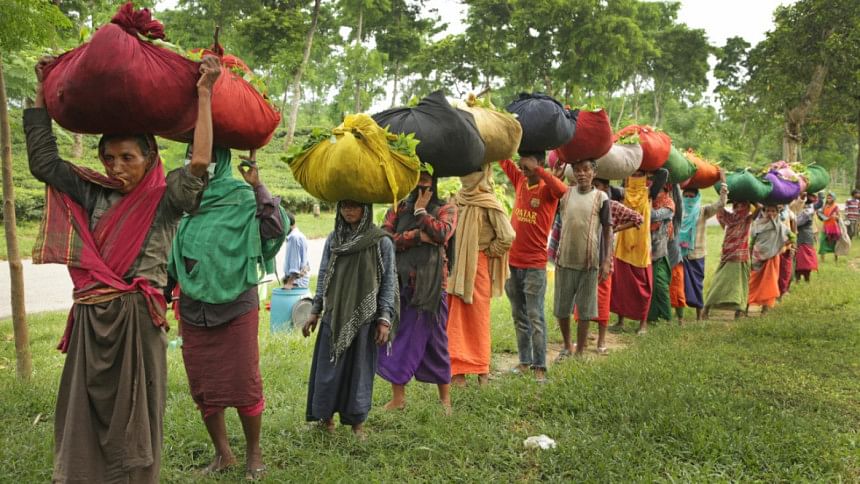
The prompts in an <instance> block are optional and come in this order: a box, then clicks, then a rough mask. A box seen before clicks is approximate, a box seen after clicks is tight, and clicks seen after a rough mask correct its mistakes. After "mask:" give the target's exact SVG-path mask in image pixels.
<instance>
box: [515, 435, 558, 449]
mask: <svg viewBox="0 0 860 484" xmlns="http://www.w3.org/2000/svg"><path fill="white" fill-rule="evenodd" d="M523 445H525V446H526V449H543V450H548V449H555V441H554V440H552V439H551V438H549V437H547V436H546V435H543V434H541V435H536V436H533V437H529V438H527V439H526V440H524V441H523Z"/></svg>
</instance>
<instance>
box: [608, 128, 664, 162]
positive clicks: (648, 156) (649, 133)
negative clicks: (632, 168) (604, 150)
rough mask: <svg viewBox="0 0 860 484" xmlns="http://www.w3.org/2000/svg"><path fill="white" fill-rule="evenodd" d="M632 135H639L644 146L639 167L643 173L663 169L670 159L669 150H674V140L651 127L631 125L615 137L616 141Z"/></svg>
mask: <svg viewBox="0 0 860 484" xmlns="http://www.w3.org/2000/svg"><path fill="white" fill-rule="evenodd" d="M630 135H639V144H640V145H641V146H642V164H641V165H640V166H639V169H640V170H643V171H654V170H656V169H658V168H662V167H663V165H664V164H666V160H668V159H669V150H671V149H672V139H671V138H669V135H667V134H666V133H663V132H662V131H656V130H655V129H654V128H652V127H650V126H639V125H636V124H631V125H630V126H627V127H626V128H624V129H622V130H621V131H619V132H618V133H616V135H615V139H614V140H615V141H618V139H619V138H623V137H625V136H630Z"/></svg>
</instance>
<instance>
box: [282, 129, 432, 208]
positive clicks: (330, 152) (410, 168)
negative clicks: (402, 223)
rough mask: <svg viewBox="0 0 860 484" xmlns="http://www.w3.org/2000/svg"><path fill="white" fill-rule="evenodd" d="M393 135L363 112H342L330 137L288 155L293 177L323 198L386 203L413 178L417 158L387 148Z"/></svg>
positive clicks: (400, 193) (408, 186) (401, 195)
mask: <svg viewBox="0 0 860 484" xmlns="http://www.w3.org/2000/svg"><path fill="white" fill-rule="evenodd" d="M396 138H397V136H396V135H393V134H391V133H389V132H387V131H386V130H385V129H383V128H381V127H379V125H378V124H376V122H374V121H373V119H372V118H371V117H370V116H368V115H366V114H355V115H350V116H347V117H346V119H344V121H343V124H341V125H340V126H338V127H337V128H335V129H333V130H332V134H331V137H329V138H327V139H324V140H322V141H320V142H319V143H317V144H316V145H314V146H312V147H310V148H309V149H307V150H306V151H304V152H302V153H300V154H299V155H298V156H296V157H295V158H293V159H292V160H290V161H289V165H290V169H291V170H292V171H293V177H294V178H295V179H296V181H298V182H299V184H301V186H302V187H303V188H304V189H305V190H306V191H307V192H308V193H310V194H311V195H313V196H314V197H316V198H319V199H321V200H325V201H328V202H338V201H341V200H354V201H356V202H361V203H390V202H393V203H394V204H395V205H396V203H397V200H399V199H402V198H404V197H406V196H407V195H409V192H411V191H412V190H413V189H414V188H415V186H416V185H417V184H418V173H419V169H420V163H419V161H418V158H417V157H415V156H407V155H404V154H402V153H400V152H398V151H394V150H393V149H391V147H390V145H389V142H390V141H393V140H395V139H396Z"/></svg>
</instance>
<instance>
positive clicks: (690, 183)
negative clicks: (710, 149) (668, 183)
mask: <svg viewBox="0 0 860 484" xmlns="http://www.w3.org/2000/svg"><path fill="white" fill-rule="evenodd" d="M686 155H687V159H688V160H690V161H691V162H693V164H694V165H696V174H695V175H693V177H692V178H690V179H689V180H687V181H686V182H684V183H683V184H681V187H682V188H708V187H711V186H714V185H716V184H717V182H718V181H720V167H718V166H717V165H715V164H713V163H710V162H708V161H705V160H703V159H701V158H699V157H698V156H697V155H696V154H695V153H694V152H693V150H691V149H690V150H687V153H686Z"/></svg>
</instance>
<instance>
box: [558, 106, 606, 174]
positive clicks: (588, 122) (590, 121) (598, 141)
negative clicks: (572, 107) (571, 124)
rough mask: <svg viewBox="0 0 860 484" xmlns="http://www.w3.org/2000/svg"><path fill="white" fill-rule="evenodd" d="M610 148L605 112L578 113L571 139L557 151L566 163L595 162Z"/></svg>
mask: <svg viewBox="0 0 860 484" xmlns="http://www.w3.org/2000/svg"><path fill="white" fill-rule="evenodd" d="M610 148H612V126H610V124H609V116H608V115H607V114H606V111H604V110H602V109H599V110H597V111H579V114H578V115H577V117H576V130H575V132H574V135H573V138H571V139H570V141H568V142H567V143H565V144H563V145H562V146H561V147H560V148H559V149H558V150H559V153H560V154H561V157H562V159H564V160H565V161H567V162H571V163H572V162H575V161H581V160H596V159H598V158H600V157H601V156H603V155H605V154H606V153H608V152H609V149H610Z"/></svg>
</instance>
